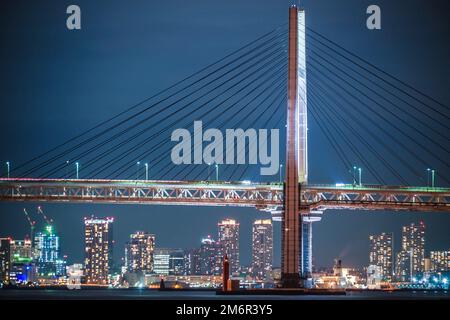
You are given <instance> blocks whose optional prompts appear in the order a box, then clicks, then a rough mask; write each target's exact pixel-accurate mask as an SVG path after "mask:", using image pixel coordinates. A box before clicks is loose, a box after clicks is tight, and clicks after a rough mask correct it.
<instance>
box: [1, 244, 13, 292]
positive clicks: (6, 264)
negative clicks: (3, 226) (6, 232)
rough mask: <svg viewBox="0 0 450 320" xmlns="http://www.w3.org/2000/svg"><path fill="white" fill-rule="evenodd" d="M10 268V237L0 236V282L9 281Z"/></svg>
mask: <svg viewBox="0 0 450 320" xmlns="http://www.w3.org/2000/svg"><path fill="white" fill-rule="evenodd" d="M10 270H11V239H10V238H0V283H1V282H4V283H8V282H9V272H10Z"/></svg>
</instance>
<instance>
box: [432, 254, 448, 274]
mask: <svg viewBox="0 0 450 320" xmlns="http://www.w3.org/2000/svg"><path fill="white" fill-rule="evenodd" d="M430 260H431V270H432V271H435V272H448V271H450V250H446V251H431V252H430Z"/></svg>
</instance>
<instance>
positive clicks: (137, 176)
mask: <svg viewBox="0 0 450 320" xmlns="http://www.w3.org/2000/svg"><path fill="white" fill-rule="evenodd" d="M140 165H141V162H140V161H138V162H136V180H139V166H140Z"/></svg>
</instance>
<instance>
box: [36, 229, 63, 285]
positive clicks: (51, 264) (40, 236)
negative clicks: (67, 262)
mask: <svg viewBox="0 0 450 320" xmlns="http://www.w3.org/2000/svg"><path fill="white" fill-rule="evenodd" d="M34 247H35V249H36V250H37V255H38V257H37V270H38V274H39V276H44V277H52V276H62V275H64V274H59V273H60V272H63V271H62V270H63V269H65V267H64V268H63V269H61V268H59V267H58V268H57V266H58V264H61V263H63V262H62V261H63V260H60V259H59V256H60V242H59V236H57V235H56V234H55V233H54V229H53V226H51V225H48V226H46V227H45V230H44V231H42V232H37V233H36V235H35V237H34ZM57 269H58V270H57Z"/></svg>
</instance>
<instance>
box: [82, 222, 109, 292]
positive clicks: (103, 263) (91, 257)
mask: <svg viewBox="0 0 450 320" xmlns="http://www.w3.org/2000/svg"><path fill="white" fill-rule="evenodd" d="M113 222H114V219H113V218H111V217H108V218H104V219H103V218H95V217H94V216H92V217H90V218H84V226H85V248H86V249H85V262H84V265H85V277H86V282H87V283H88V284H108V275H109V271H110V269H111V267H112V253H113V243H114V241H113V232H112V231H113V228H112V223H113Z"/></svg>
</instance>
